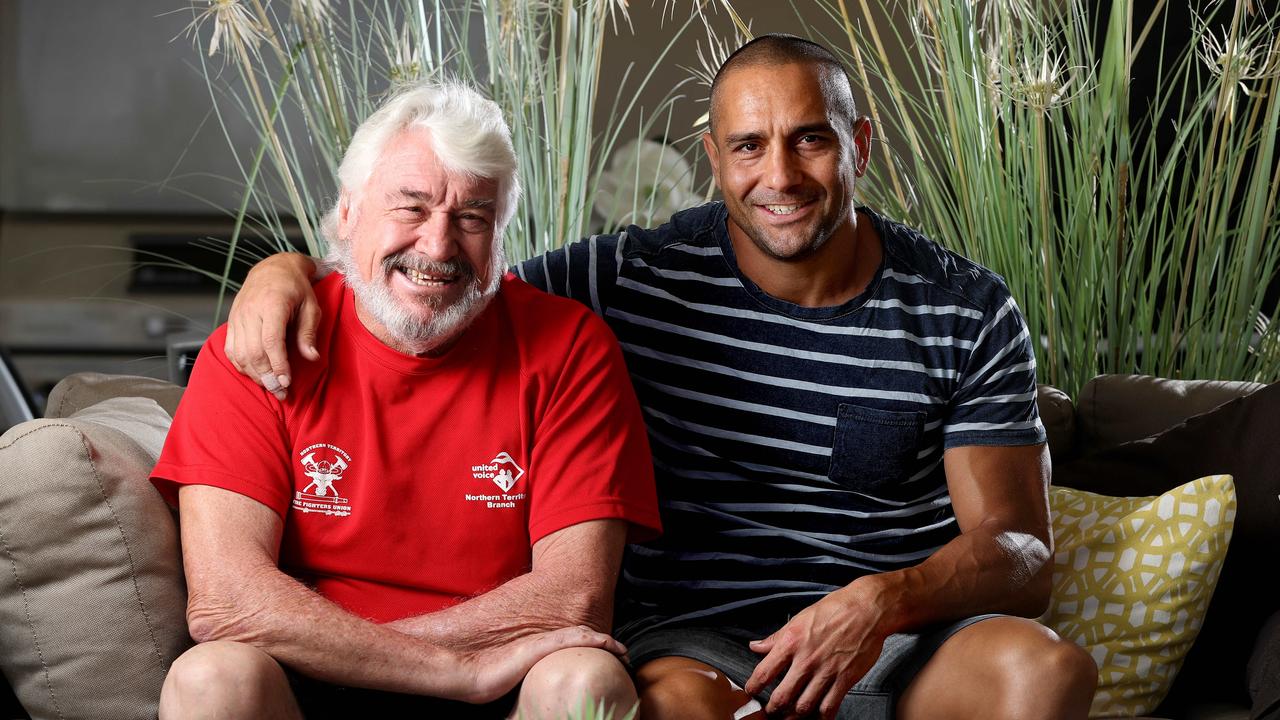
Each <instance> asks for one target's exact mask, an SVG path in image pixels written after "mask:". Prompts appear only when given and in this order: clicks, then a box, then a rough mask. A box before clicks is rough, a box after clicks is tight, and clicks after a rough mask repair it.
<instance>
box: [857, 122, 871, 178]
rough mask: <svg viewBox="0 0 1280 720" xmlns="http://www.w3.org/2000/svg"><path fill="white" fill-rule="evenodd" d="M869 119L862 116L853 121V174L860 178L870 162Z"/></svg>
mask: <svg viewBox="0 0 1280 720" xmlns="http://www.w3.org/2000/svg"><path fill="white" fill-rule="evenodd" d="M871 137H872V130H871V118H869V117H866V116H863V117H860V118H858V119H857V120H854V121H853V174H854V176H855V177H862V176H863V174H865V173H866V172H867V163H869V162H870V161H871Z"/></svg>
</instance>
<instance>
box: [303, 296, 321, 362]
mask: <svg viewBox="0 0 1280 720" xmlns="http://www.w3.org/2000/svg"><path fill="white" fill-rule="evenodd" d="M319 325H320V304H319V303H317V302H316V300H315V295H312V296H310V297H308V298H307V299H306V300H303V301H302V307H301V308H299V309H298V352H300V353H302V357H304V358H306V359H308V360H319V359H320V353H319V352H318V351H317V350H316V327H317V326H319Z"/></svg>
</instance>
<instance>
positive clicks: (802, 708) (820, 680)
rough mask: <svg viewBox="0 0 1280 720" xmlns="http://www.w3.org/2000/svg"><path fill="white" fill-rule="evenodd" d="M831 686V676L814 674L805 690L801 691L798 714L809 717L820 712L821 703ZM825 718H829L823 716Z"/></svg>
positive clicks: (797, 701) (797, 707)
mask: <svg viewBox="0 0 1280 720" xmlns="http://www.w3.org/2000/svg"><path fill="white" fill-rule="evenodd" d="M830 687H831V678H830V677H823V676H822V675H814V676H813V677H812V678H810V679H809V683H808V684H807V685H805V687H804V691H803V692H801V693H800V697H799V699H797V700H796V715H799V716H800V717H808V716H809V715H812V714H814V713H816V712H819V703H821V702H822V700H823V698H825V697H826V696H827V692H828V689H829V688H830ZM823 720H829V719H828V718H827V717H826V716H823Z"/></svg>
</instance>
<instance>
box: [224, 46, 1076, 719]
mask: <svg viewBox="0 0 1280 720" xmlns="http://www.w3.org/2000/svg"><path fill="white" fill-rule="evenodd" d="M710 117H711V127H710V132H708V133H706V134H705V135H704V136H703V143H704V146H705V148H706V151H707V155H708V157H709V159H710V161H711V165H712V170H713V172H714V175H715V179H716V183H717V185H718V186H719V188H720V191H721V193H722V195H723V198H724V200H723V202H722V203H711V204H708V205H704V206H702V207H699V208H694V209H691V210H687V211H685V212H681V213H677V214H676V215H675V216H674V217H673V218H672V219H671V222H670V223H669V224H667V225H663V226H662V227H660V228H657V229H653V230H646V229H642V228H638V227H631V228H628V229H627V230H626V231H625V232H623V233H621V234H619V235H613V236H598V237H594V238H591V239H589V240H585V241H582V242H580V243H575V244H573V245H570V246H568V247H567V248H566V249H565V250H564V251H561V252H555V253H551V254H549V255H547V256H545V257H542V258H535V259H533V260H531V261H529V262H527V263H525V264H523V265H522V266H521V267H520V268H519V272H520V273H521V274H522V275H523V276H524V277H526V278H527V279H529V280H530V281H531V282H533V283H534V284H535V285H538V286H540V287H544V288H546V289H548V290H549V291H551V292H556V293H560V294H564V295H569V296H572V297H575V298H577V299H578V300H579V301H581V302H583V303H584V304H586V305H588V306H589V307H591V308H592V309H593V310H595V311H596V312H597V313H599V314H600V315H601V316H602V317H604V318H605V320H606V321H607V322H608V323H609V324H610V326H611V327H612V329H613V330H614V333H615V334H616V335H617V336H618V339H619V341H620V342H621V344H622V347H623V352H624V354H625V356H626V358H627V364H628V369H629V370H630V372H631V377H632V380H633V381H634V383H635V385H636V389H637V392H638V394H639V397H640V400H641V405H642V407H643V409H644V413H645V420H646V422H647V424H648V427H649V434H650V441H651V443H652V445H653V453H654V464H655V469H656V472H657V477H658V485H659V495H660V496H661V497H662V501H663V503H662V510H663V520H664V523H665V526H666V533H665V535H664V537H663V538H662V539H661V540H660V541H658V542H654V543H649V544H644V545H633V546H632V547H631V548H630V551H629V554H628V556H627V558H626V560H625V561H624V566H623V575H622V580H621V581H620V587H619V597H620V598H621V603H622V604H621V605H620V609H619V616H620V620H621V621H622V624H621V625H620V626H619V628H618V629H617V634H618V637H619V638H620V639H622V640H624V641H625V642H627V643H628V647H629V648H630V655H631V659H632V661H633V663H634V664H635V665H636V666H637V667H638V671H637V681H638V682H637V684H638V687H639V688H640V692H641V711H642V715H643V716H645V717H646V718H670V719H673V720H693V719H700V718H707V719H712V718H726V717H743V716H744V715H746V714H748V713H750V712H752V705H751V704H750V703H749V701H748V698H747V697H746V696H745V695H744V694H743V693H742V692H741V690H740V689H739V688H740V687H745V690H746V691H747V693H748V694H750V695H753V696H755V697H756V698H758V699H759V700H760V701H762V702H764V703H765V708H764V709H765V710H767V711H768V712H769V713H770V714H771V715H776V716H778V717H791V716H807V715H810V714H820V715H821V716H822V717H824V718H832V717H839V718H888V717H895V716H896V717H899V718H953V717H954V718H984V719H986V718H1079V717H1084V716H1085V714H1086V712H1087V710H1088V707H1089V703H1090V699H1091V697H1092V694H1093V689H1094V686H1095V683H1096V669H1095V667H1094V665H1093V662H1092V660H1091V659H1090V658H1089V656H1088V655H1087V654H1086V653H1084V651H1082V650H1081V649H1080V648H1078V647H1077V646H1075V645H1073V644H1071V643H1069V642H1064V641H1062V640H1060V639H1059V638H1058V637H1057V636H1056V635H1054V634H1053V633H1052V632H1051V631H1049V630H1047V629H1045V628H1044V627H1042V626H1040V625H1039V624H1037V623H1035V622H1034V621H1032V620H1029V619H1027V618H1028V617H1034V616H1036V615H1038V614H1039V613H1040V612H1041V611H1042V610H1043V609H1044V607H1045V605H1046V603H1047V601H1048V593H1049V580H1050V571H1051V568H1050V565H1049V563H1048V559H1049V558H1050V557H1051V547H1050V545H1051V541H1052V540H1051V536H1050V532H1049V523H1048V507H1047V501H1046V485H1047V480H1048V477H1047V475H1048V471H1047V462H1046V461H1047V454H1046V451H1045V447H1044V439H1045V435H1044V430H1043V428H1042V426H1041V424H1040V421H1039V417H1038V415H1037V413H1036V405H1035V360H1034V358H1033V354H1032V343H1031V341H1030V339H1029V337H1028V333H1027V328H1026V326H1025V324H1024V323H1023V320H1022V317H1021V315H1020V314H1019V312H1018V309H1017V306H1016V305H1015V303H1014V301H1013V299H1012V298H1011V297H1010V296H1009V292H1008V290H1007V288H1006V287H1005V284H1004V282H1003V281H1002V280H1001V279H1000V278H999V277H997V276H996V275H994V274H993V273H991V272H990V271H988V270H986V269H984V268H982V267H980V266H978V265H976V264H975V263H973V262H971V261H969V260H966V259H965V258H962V257H960V256H958V255H956V254H954V253H952V252H949V251H947V250H945V249H944V248H942V247H940V246H938V245H936V244H934V243H933V242H931V241H929V240H928V239H926V238H924V237H922V236H921V235H920V234H919V233H917V232H915V231H913V230H911V229H910V228H907V227H904V226H903V225H900V224H898V223H895V222H893V221H891V220H889V219H888V218H885V217H883V216H881V215H879V214H877V213H875V212H874V211H872V210H871V209H869V208H865V207H857V206H855V203H854V201H853V196H854V188H855V185H856V184H857V182H858V178H860V177H861V176H862V175H863V173H864V172H865V170H866V166H867V161H868V158H869V156H870V152H869V150H870V143H871V127H870V123H869V121H868V120H867V119H866V118H863V117H859V116H858V115H857V113H856V111H855V109H854V101H853V94H852V89H851V87H850V83H849V79H848V76H847V75H846V73H845V72H844V70H843V68H842V67H841V65H840V63H839V62H838V60H837V59H836V58H835V57H834V56H833V55H832V54H831V53H830V52H829V51H827V50H826V49H825V48H822V47H821V46H819V45H816V44H814V43H812V42H809V41H807V40H802V39H799V38H794V37H789V36H779V35H769V36H764V37H761V38H758V39H756V40H754V41H752V42H750V43H748V44H746V45H745V46H743V47H742V48H740V49H739V50H738V51H737V52H736V53H734V55H733V56H731V57H730V58H729V59H728V60H727V61H726V62H725V63H724V65H723V66H722V67H721V68H720V70H719V72H718V74H717V76H716V79H715V82H714V84H713V86H712V93H711V116H710ZM299 266H301V267H299ZM309 269H310V267H309V262H308V261H306V260H305V259H301V258H299V257H297V256H283V257H282V258H281V259H278V260H272V261H270V262H268V263H264V264H263V265H262V266H260V270H255V271H254V274H255V276H256V277H253V278H251V281H250V283H249V284H248V286H247V287H246V291H245V292H244V293H243V294H242V296H241V298H239V299H238V300H237V302H238V303H239V304H240V306H241V307H240V308H239V311H238V312H237V313H235V314H234V315H235V316H234V317H233V321H232V324H233V327H234V328H236V329H237V331H236V332H235V334H234V337H229V338H228V348H229V350H230V351H231V352H232V355H233V357H235V358H236V359H237V362H239V363H240V364H241V365H242V366H244V367H245V368H246V369H247V370H249V371H250V372H252V373H253V374H257V373H258V372H269V373H270V374H271V376H272V377H275V376H285V375H287V373H288V372H289V370H288V368H287V366H286V365H285V364H284V363H283V361H282V358H283V356H284V353H283V347H282V346H281V345H282V344H281V343H279V342H278V341H277V342H276V343H275V344H274V345H272V344H271V343H268V347H267V352H265V353H264V352H263V351H262V350H261V344H262V337H263V335H264V334H265V335H266V336H268V337H275V338H280V337H283V335H284V324H285V319H286V318H287V317H288V315H289V314H290V313H291V312H292V311H293V308H294V307H296V306H298V305H299V304H301V305H302V306H303V307H307V306H308V305H309V303H310V301H309V300H308V299H307V295H308V290H307V287H308V285H307V282H306V280H305V275H304V273H303V272H299V270H303V271H307V270H309ZM251 308H252V309H251ZM307 325H308V323H307V322H306V319H305V317H304V322H302V323H300V330H299V341H300V344H301V345H303V346H308V345H309V344H310V340H309V337H310V330H309V328H308V327H307ZM260 327H265V328H266V332H265V333H263V332H261V331H260V330H259V328H260ZM272 358H275V360H274V362H273V361H272ZM295 372H296V370H295ZM1018 616H1022V617H1018ZM726 676H727V678H726ZM730 681H731V682H730Z"/></svg>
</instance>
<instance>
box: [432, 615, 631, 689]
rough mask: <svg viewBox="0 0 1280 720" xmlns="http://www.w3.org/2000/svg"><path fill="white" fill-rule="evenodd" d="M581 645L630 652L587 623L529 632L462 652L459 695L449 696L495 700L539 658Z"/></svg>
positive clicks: (615, 653) (526, 673)
mask: <svg viewBox="0 0 1280 720" xmlns="http://www.w3.org/2000/svg"><path fill="white" fill-rule="evenodd" d="M579 647H582V648H600V649H602V650H608V651H609V652H611V653H613V654H614V655H619V656H620V655H623V654H624V653H626V651H627V649H626V648H625V647H623V646H622V644H621V643H619V642H618V641H617V640H614V639H613V638H611V637H609V636H608V635H605V634H604V633H598V632H596V631H594V630H592V629H591V628H589V627H587V626H585V625H579V626H577V627H567V628H561V629H559V630H552V631H551V632H545V633H539V634H537V635H528V636H525V637H522V638H519V639H517V640H513V641H512V642H510V643H508V644H506V645H503V646H500V647H494V648H488V649H485V650H480V651H478V652H473V653H460V655H461V658H460V660H459V668H458V670H459V672H458V673H457V674H456V676H455V679H456V681H457V682H458V686H457V694H455V695H450V696H449V697H453V698H454V699H458V700H462V701H464V702H469V703H486V702H493V701H494V700H497V699H498V698H500V697H502V696H503V695H506V694H507V693H508V692H510V691H511V689H512V688H514V687H515V686H516V685H518V684H519V683H520V682H521V681H522V680H524V677H525V675H528V674H529V669H530V668H532V667H533V666H534V664H536V663H537V662H538V661H539V660H541V659H543V658H544V657H546V656H548V655H550V654H551V653H554V652H558V651H560V650H566V649H569V648H579Z"/></svg>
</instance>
